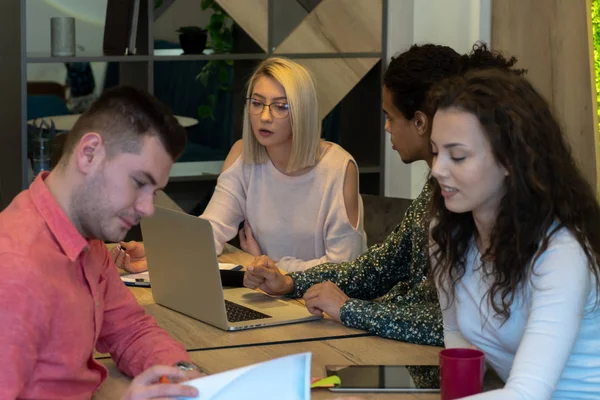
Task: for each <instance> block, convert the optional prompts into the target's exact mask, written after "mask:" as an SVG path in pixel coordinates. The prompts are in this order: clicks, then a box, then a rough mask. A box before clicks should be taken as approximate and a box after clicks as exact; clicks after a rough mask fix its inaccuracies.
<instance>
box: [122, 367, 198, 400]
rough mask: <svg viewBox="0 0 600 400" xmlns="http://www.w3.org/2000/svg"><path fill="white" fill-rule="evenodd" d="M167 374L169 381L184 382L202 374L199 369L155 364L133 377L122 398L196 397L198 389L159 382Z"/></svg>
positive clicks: (133, 399) (141, 399)
mask: <svg viewBox="0 0 600 400" xmlns="http://www.w3.org/2000/svg"><path fill="white" fill-rule="evenodd" d="M162 376H167V377H168V378H169V380H170V381H171V382H184V381H188V380H190V379H195V378H199V377H201V376H204V374H202V373H201V372H199V371H182V370H181V369H179V368H177V367H170V366H166V365H155V366H154V367H151V368H148V369H147V370H146V371H144V372H142V373H141V374H140V375H138V376H137V377H135V379H134V380H133V381H131V384H130V385H129V388H128V389H127V392H126V393H125V395H124V396H123V398H122V400H145V399H155V400H160V399H162V400H165V399H174V398H177V397H196V396H198V390H197V389H196V388H194V387H191V386H187V385H181V384H179V383H160V378H161V377H162Z"/></svg>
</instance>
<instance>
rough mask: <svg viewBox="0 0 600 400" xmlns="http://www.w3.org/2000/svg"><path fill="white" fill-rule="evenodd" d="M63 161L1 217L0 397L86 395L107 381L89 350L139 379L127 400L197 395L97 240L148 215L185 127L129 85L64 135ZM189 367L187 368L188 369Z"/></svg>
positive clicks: (178, 355) (178, 349)
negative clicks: (169, 379) (162, 380)
mask: <svg viewBox="0 0 600 400" xmlns="http://www.w3.org/2000/svg"><path fill="white" fill-rule="evenodd" d="M68 135H69V136H68V137H67V140H66V142H65V147H64V151H63V155H62V158H61V160H60V162H59V164H58V165H57V166H56V167H55V169H54V170H53V171H52V172H51V173H47V172H44V173H41V174H40V175H39V176H38V177H37V178H36V179H35V181H34V182H33V183H32V184H31V186H30V188H29V189H28V190H25V191H23V192H22V193H20V194H19V195H18V196H17V197H16V198H15V199H14V200H13V202H12V203H11V204H10V205H9V206H8V207H7V208H6V209H5V210H4V211H3V212H2V213H0V254H1V258H0V260H1V261H0V276H1V278H0V304H2V311H0V349H1V354H2V364H1V365H0V398H1V399H42V398H43V399H61V400H71V399H73V400H75V399H89V398H90V397H91V396H92V393H93V392H94V391H95V390H96V389H97V388H98V387H99V386H100V384H101V383H102V382H103V381H104V379H105V378H106V376H107V370H106V368H104V366H102V365H101V364H99V363H98V362H96V361H95V360H94V356H93V352H94V349H98V351H100V352H109V353H110V354H111V356H112V358H113V360H114V361H115V363H116V365H117V367H118V368H119V369H120V370H121V371H123V372H124V373H126V374H127V375H129V376H132V377H133V376H136V375H139V374H141V373H142V372H143V371H145V370H147V371H146V372H144V373H143V374H141V375H140V376H139V377H138V378H136V379H134V381H133V383H132V385H131V387H130V388H129V391H128V393H127V394H126V397H125V398H126V399H128V400H133V399H147V398H155V397H161V398H164V397H169V396H172V397H176V396H195V395H196V390H195V389H193V388H191V387H189V386H184V385H178V384H158V383H157V382H158V378H159V377H160V375H163V374H166V375H169V376H173V377H176V378H178V379H180V380H185V379H190V378H193V377H198V376H201V373H200V372H199V371H192V372H190V373H183V372H181V371H180V370H179V369H177V368H175V367H170V366H172V365H174V364H175V363H177V362H181V361H183V362H184V363H189V361H190V360H189V358H188V355H187V353H186V351H185V349H184V347H183V346H182V345H181V344H179V343H177V342H176V341H175V340H173V338H171V336H169V334H167V333H166V332H165V331H163V330H162V329H160V328H159V327H158V325H157V324H156V322H155V321H154V319H153V318H152V317H150V316H149V315H146V314H145V312H144V309H143V308H142V307H141V306H140V305H139V304H138V303H137V302H136V300H135V298H134V296H133V295H132V293H131V292H130V290H129V289H127V288H126V287H125V286H124V285H123V283H122V282H121V280H120V278H119V275H118V272H117V269H116V268H115V266H114V264H113V262H112V261H111V257H110V255H109V253H108V251H107V249H106V246H105V245H104V243H103V242H102V241H103V240H106V241H111V242H119V241H120V240H122V239H123V238H124V236H125V234H126V233H127V231H128V230H129V229H130V228H131V227H132V226H133V225H135V224H137V223H138V222H139V220H140V218H141V217H148V216H151V215H152V214H153V212H154V205H153V196H154V193H155V192H156V191H157V190H159V189H161V188H162V187H164V186H165V185H166V184H167V181H168V176H169V170H170V168H171V165H172V164H173V161H174V160H175V159H176V158H177V157H178V156H179V155H180V154H181V152H182V151H183V149H184V146H185V140H186V139H185V135H186V134H185V131H184V130H183V128H182V127H181V126H180V125H179V124H178V123H177V120H176V119H175V118H174V117H173V115H172V114H171V112H170V110H169V109H168V108H167V107H166V106H165V105H163V104H162V103H160V102H159V101H158V100H156V99H155V98H153V97H152V96H150V95H149V94H147V93H145V92H143V91H139V90H137V89H134V88H131V87H118V88H115V89H112V90H108V91H106V92H105V93H104V94H103V95H102V96H101V97H100V98H99V99H98V100H97V101H96V102H95V103H94V104H93V105H92V106H91V107H90V109H89V110H87V111H86V112H85V113H84V114H83V115H82V116H81V117H80V118H79V119H78V121H77V122H76V124H75V126H74V127H73V130H72V131H71V132H70V133H69V134H68ZM188 366H189V364H188Z"/></svg>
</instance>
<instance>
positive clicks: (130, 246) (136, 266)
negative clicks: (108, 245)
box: [110, 240, 148, 274]
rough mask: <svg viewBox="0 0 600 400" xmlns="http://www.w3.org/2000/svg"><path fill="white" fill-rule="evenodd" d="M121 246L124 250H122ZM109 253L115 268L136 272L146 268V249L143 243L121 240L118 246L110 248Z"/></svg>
mask: <svg viewBox="0 0 600 400" xmlns="http://www.w3.org/2000/svg"><path fill="white" fill-rule="evenodd" d="M123 248H124V249H125V251H123V250H122V249H123ZM110 254H111V255H112V257H113V261H114V262H115V265H116V266H117V268H121V269H124V270H125V271H127V272H129V273H132V274H137V273H138V272H144V271H146V270H147V269H148V264H147V262H146V249H145V248H144V244H143V243H138V242H136V241H134V240H132V241H130V242H129V243H125V242H121V243H119V246H115V247H113V248H112V249H110Z"/></svg>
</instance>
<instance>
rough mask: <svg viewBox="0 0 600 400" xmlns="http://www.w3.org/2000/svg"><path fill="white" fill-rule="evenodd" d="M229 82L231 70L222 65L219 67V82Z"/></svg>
mask: <svg viewBox="0 0 600 400" xmlns="http://www.w3.org/2000/svg"><path fill="white" fill-rule="evenodd" d="M228 82H229V71H228V70H227V68H226V67H223V66H221V68H219V83H228Z"/></svg>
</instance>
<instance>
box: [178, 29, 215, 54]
mask: <svg viewBox="0 0 600 400" xmlns="http://www.w3.org/2000/svg"><path fill="white" fill-rule="evenodd" d="M177 32H179V44H180V45H181V48H182V49H183V52H184V53H185V54H202V52H203V51H204V48H205V46H206V40H207V38H208V33H207V31H206V29H202V28H200V27H198V26H182V27H181V28H179V29H177Z"/></svg>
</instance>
